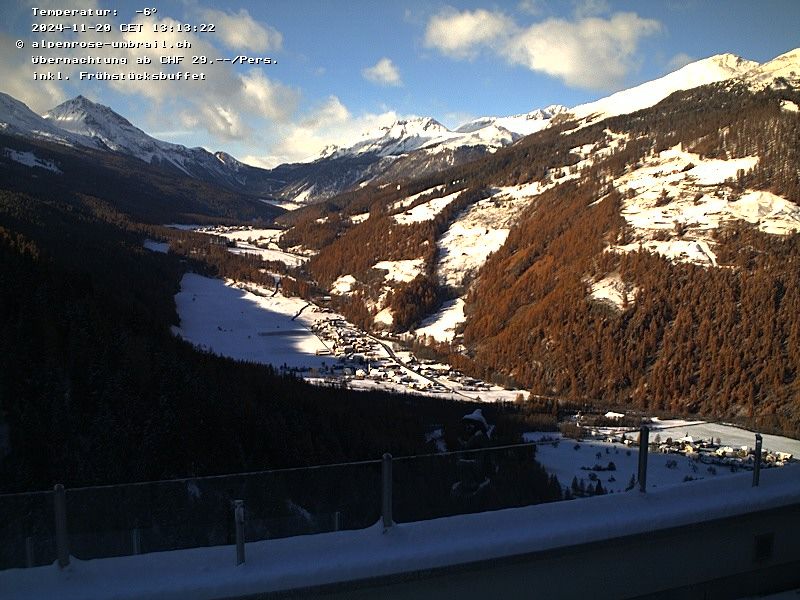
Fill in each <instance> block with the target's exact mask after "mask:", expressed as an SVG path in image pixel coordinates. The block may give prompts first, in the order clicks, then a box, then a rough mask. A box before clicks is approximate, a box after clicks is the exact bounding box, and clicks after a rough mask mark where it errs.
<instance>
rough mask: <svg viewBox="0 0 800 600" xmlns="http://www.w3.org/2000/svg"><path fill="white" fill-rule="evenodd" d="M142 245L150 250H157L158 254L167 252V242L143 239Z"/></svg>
mask: <svg viewBox="0 0 800 600" xmlns="http://www.w3.org/2000/svg"><path fill="white" fill-rule="evenodd" d="M142 246H144V247H145V249H146V250H150V252H158V253H159V254H167V253H168V252H169V244H168V243H167V242H157V241H155V240H149V239H148V240H145V241H144V242H143V243H142Z"/></svg>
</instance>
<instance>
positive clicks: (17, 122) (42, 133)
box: [0, 92, 98, 148]
mask: <svg viewBox="0 0 800 600" xmlns="http://www.w3.org/2000/svg"><path fill="white" fill-rule="evenodd" d="M0 131H2V132H5V133H10V134H13V135H21V136H29V137H32V138H35V139H41V140H47V141H51V142H56V143H59V144H67V145H69V146H87V147H90V148H96V147H98V144H97V143H96V142H95V141H94V140H92V139H89V138H84V137H83V136H81V135H73V134H72V133H70V132H69V131H65V130H64V129H62V128H60V127H58V126H56V125H54V124H51V123H49V122H48V121H46V120H45V119H43V118H42V117H41V116H39V115H37V114H36V113H35V112H33V111H32V110H31V109H30V108H28V107H27V106H26V105H25V103H23V102H20V101H19V100H17V99H15V98H12V97H11V96H9V95H8V94H5V93H3V92H0Z"/></svg>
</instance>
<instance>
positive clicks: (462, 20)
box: [425, 0, 661, 90]
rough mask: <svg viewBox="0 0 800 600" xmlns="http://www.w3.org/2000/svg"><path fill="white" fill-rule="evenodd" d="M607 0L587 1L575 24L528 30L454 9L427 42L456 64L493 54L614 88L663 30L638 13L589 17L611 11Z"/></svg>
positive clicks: (567, 79) (433, 22)
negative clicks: (643, 45)
mask: <svg viewBox="0 0 800 600" xmlns="http://www.w3.org/2000/svg"><path fill="white" fill-rule="evenodd" d="M607 8H608V6H607V4H606V3H605V1H604V0H582V1H581V2H580V3H579V4H577V5H576V13H577V14H580V15H583V16H578V17H576V18H575V19H574V20H567V19H557V18H548V19H545V20H542V21H539V22H538V23H534V24H533V25H530V26H529V27H527V28H522V27H520V26H518V25H517V24H516V23H515V22H514V21H513V20H511V19H510V18H509V17H507V16H505V15H504V14H502V13H499V12H488V11H485V10H483V9H480V10H477V11H464V12H461V13H459V12H456V11H454V10H453V9H449V8H448V9H446V10H445V11H443V12H441V13H439V14H438V15H436V16H434V17H433V18H431V19H430V21H429V22H428V28H427V30H426V34H425V43H426V45H428V46H429V47H433V48H437V49H438V50H440V51H441V52H442V53H443V54H445V55H447V56H450V57H452V58H456V59H465V58H466V59H469V58H473V57H474V56H476V55H477V52H478V50H479V49H488V50H490V51H491V52H493V53H495V54H496V55H498V56H501V57H503V58H504V59H505V60H506V61H507V62H508V63H509V64H512V65H520V66H523V67H526V68H528V69H530V70H531V71H536V72H540V73H545V74H547V75H550V76H552V77H557V78H559V79H561V80H562V81H564V83H566V84H567V85H570V86H573V87H582V88H591V89H603V90H606V89H612V88H614V87H616V86H619V85H621V84H622V83H624V80H625V77H626V76H627V75H628V74H629V73H630V72H631V71H632V70H634V69H635V68H637V67H638V64H639V59H638V55H637V51H638V47H639V42H640V41H641V39H642V38H644V37H647V36H650V35H653V34H655V33H657V32H659V31H660V30H661V24H660V23H659V22H658V21H656V20H653V19H645V18H642V17H639V16H638V15H636V14H635V13H616V14H614V15H611V16H610V17H608V18H602V17H597V16H594V17H589V16H585V15H586V14H587V13H596V12H598V11H601V12H602V11H605V10H607Z"/></svg>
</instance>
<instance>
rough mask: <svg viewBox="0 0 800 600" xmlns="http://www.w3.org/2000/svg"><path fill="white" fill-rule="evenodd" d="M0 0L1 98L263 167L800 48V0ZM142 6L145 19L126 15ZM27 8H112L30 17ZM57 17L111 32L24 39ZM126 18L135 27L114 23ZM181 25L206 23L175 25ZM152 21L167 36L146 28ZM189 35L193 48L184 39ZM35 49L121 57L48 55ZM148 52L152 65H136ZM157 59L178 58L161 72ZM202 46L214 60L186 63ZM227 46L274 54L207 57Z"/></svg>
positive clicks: (230, 51) (201, 53)
mask: <svg viewBox="0 0 800 600" xmlns="http://www.w3.org/2000/svg"><path fill="white" fill-rule="evenodd" d="M0 3H2V4H3V5H4V6H3V10H2V15H3V19H2V22H0V91H3V92H5V93H8V94H10V95H11V96H13V97H15V98H17V99H18V100H21V101H23V102H25V103H26V104H28V106H29V107H30V108H31V109H33V110H34V111H36V112H39V113H42V112H44V111H46V110H48V109H50V108H52V107H54V106H56V105H57V104H59V103H60V102H62V101H64V100H67V99H69V98H71V97H74V96H76V95H78V94H83V95H84V96H86V97H87V98H89V99H90V100H93V101H95V102H99V103H101V104H105V105H107V106H110V107H111V108H113V109H114V110H115V111H116V112H118V113H119V114H121V115H122V116H124V117H125V118H127V119H128V120H129V121H131V122H132V123H133V124H135V125H136V126H138V127H140V128H141V129H143V130H144V131H146V132H147V133H149V134H150V135H152V136H154V137H157V138H159V139H163V140H166V141H169V142H173V143H178V144H183V145H186V146H203V147H205V148H207V149H208V150H211V151H217V150H223V151H226V152H228V153H230V154H232V155H233V156H235V157H237V158H239V159H240V160H243V161H245V162H247V163H249V164H254V165H257V166H264V167H272V166H275V165H277V164H280V163H283V162H296V161H301V160H308V159H311V158H314V157H315V156H318V155H319V153H320V151H321V150H322V149H323V148H324V147H325V146H326V145H328V144H337V145H340V146H343V145H349V144H352V143H354V142H356V141H357V140H358V139H359V137H360V136H362V135H363V134H364V133H365V132H368V131H374V130H375V129H376V128H378V127H381V126H386V125H388V124H390V123H392V122H393V121H395V120H397V119H401V118H409V117H413V116H430V117H433V118H435V119H437V120H438V121H440V122H441V123H443V124H444V125H446V126H448V127H451V128H454V127H457V126H458V125H460V124H462V123H464V122H466V121H469V120H471V119H473V118H477V117H480V116H487V115H496V116H505V115H512V114H520V113H525V112H529V111H531V110H534V109H537V108H543V107H546V106H548V105H550V104H563V105H566V106H568V107H571V106H575V105H577V104H581V103H583V102H588V101H591V100H595V99H598V98H602V97H604V96H607V95H608V94H609V93H612V92H614V91H618V90H620V89H624V88H627V87H631V86H633V85H637V84H639V83H642V82H644V81H649V80H652V79H655V78H658V77H660V76H662V75H664V74H666V73H669V72H671V71H674V70H675V69H677V68H680V67H681V66H683V65H685V64H687V63H689V62H692V61H694V60H699V59H702V58H706V57H709V56H713V55H715V54H723V53H732V54H736V55H738V56H742V57H743V58H747V59H749V60H755V61H758V62H765V61H768V60H770V59H772V58H774V57H776V56H778V55H780V54H783V53H785V52H787V51H789V50H792V49H794V48H796V47H798V46H800V2H798V1H797V0H761V1H759V2H752V0H749V1H740V0H725V1H724V2H722V1H718V0H707V1H704V0H662V1H658V2H640V1H626V0H508V1H505V0H495V1H494V2H492V1H490V0H463V1H459V0H450V1H439V0H405V1H404V0H392V1H388V0H386V1H383V0H336V1H334V0H269V1H266V0H239V1H236V0H234V1H232V2H213V0H167V1H161V0H150V1H149V2H145V1H144V0H142V1H139V2H131V1H128V0H117V1H106V0H81V1H75V0H21V1H19V0H16V1H15V0H0ZM145 7H146V8H147V9H155V12H154V13H151V14H147V15H146V14H141V13H140V14H137V13H136V11H137V10H139V11H142V10H143V9H144V8H145ZM33 8H38V9H73V8H74V9H110V10H116V11H117V15H116V16H114V15H111V16H108V17H95V16H79V15H76V16H49V15H48V16H42V15H40V16H34V11H33V10H32V9H33ZM59 23H65V24H68V25H70V26H71V24H72V23H75V24H78V25H81V24H85V25H87V26H91V25H94V24H103V25H105V24H108V26H109V27H110V31H108V32H104V31H96V30H95V31H92V30H87V31H85V32H71V31H64V32H59V31H45V32H40V31H33V29H34V27H35V26H38V25H39V24H45V25H49V24H56V25H57V24H59ZM128 24H136V25H137V26H138V25H141V29H142V31H141V32H121V31H120V26H125V25H128ZM180 24H188V25H190V26H192V29H194V26H197V28H198V29H200V28H201V26H202V25H203V24H212V25H213V26H214V27H213V29H214V30H213V31H199V30H198V31H197V32H195V31H190V32H180V31H177V30H175V29H176V28H177V27H178V26H180ZM162 27H163V28H166V29H167V31H165V32H161V31H154V28H155V29H160V28H162ZM170 28H173V31H171V32H170V31H169V29H170ZM41 40H44V41H46V42H60V41H84V42H98V41H106V42H108V41H121V40H130V41H137V42H147V43H153V42H157V43H158V44H159V46H164V45H165V46H166V48H163V47H162V48H159V49H153V48H143V47H140V48H138V49H136V48H111V47H105V48H102V49H85V48H84V49H81V48H73V49H63V48H62V49H41V48H40V49H37V48H34V47H33V46H34V43H36V42H39V41H41ZM19 42H22V43H23V44H24V47H23V48H22V49H18V45H19ZM185 42H189V43H190V44H191V48H180V47H179V45H180V44H182V43H185ZM34 56H44V57H46V58H60V57H65V58H80V57H115V58H126V59H127V60H128V63H127V64H126V65H113V66H109V65H102V64H101V65H97V64H91V65H86V64H84V65H74V64H61V65H52V64H51V65H42V64H34V63H33V57H34ZM145 56H146V57H148V58H149V59H150V60H151V61H152V62H151V63H150V64H137V59H139V58H143V57H145ZM162 56H183V57H184V59H183V63H182V64H180V65H169V64H167V65H163V64H161V62H160V61H161V57H162ZM195 56H196V57H200V58H198V60H202V57H207V58H208V59H211V62H209V63H207V64H190V63H191V61H192V57H195ZM237 56H246V57H248V58H259V57H260V58H269V59H270V62H269V64H252V63H251V64H232V63H231V62H215V61H214V60H213V59H217V58H231V59H233V58H235V57H237ZM262 63H263V61H262ZM82 71H83V72H86V73H98V72H100V73H125V74H129V73H130V72H131V71H133V72H136V73H145V72H147V73H154V72H155V73H158V72H162V71H163V72H175V71H182V72H187V71H188V72H192V73H196V74H199V73H203V74H204V75H205V80H203V81H188V82H187V81H132V80H128V79H126V80H116V81H107V80H85V79H84V80H81V79H80V75H79V74H80V72H82ZM34 72H36V73H44V72H53V73H58V72H61V74H62V77H64V79H62V80H61V81H58V80H56V81H35V80H34ZM66 77H69V80H67V79H66Z"/></svg>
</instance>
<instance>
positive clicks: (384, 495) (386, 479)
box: [381, 452, 394, 532]
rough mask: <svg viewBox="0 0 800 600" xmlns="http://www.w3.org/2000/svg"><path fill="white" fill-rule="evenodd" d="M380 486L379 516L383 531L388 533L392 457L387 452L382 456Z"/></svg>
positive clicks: (390, 509)
mask: <svg viewBox="0 0 800 600" xmlns="http://www.w3.org/2000/svg"><path fill="white" fill-rule="evenodd" d="M381 471H382V476H383V477H382V480H383V485H382V486H381V515H382V518H383V531H384V532H386V531H388V530H389V529H390V528H391V527H392V526H393V525H394V520H393V519H392V455H391V454H389V453H388V452H387V453H386V454H384V455H383V464H382V469H381Z"/></svg>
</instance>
